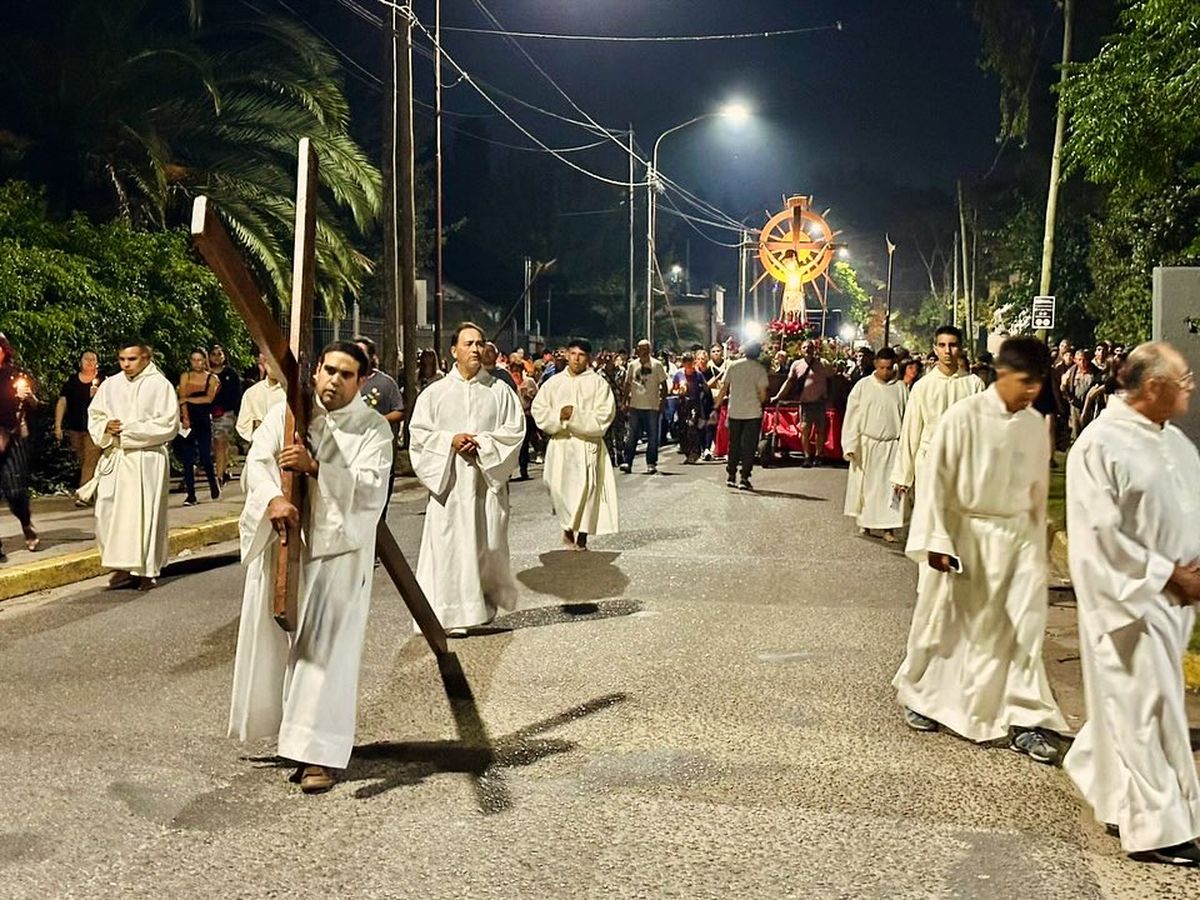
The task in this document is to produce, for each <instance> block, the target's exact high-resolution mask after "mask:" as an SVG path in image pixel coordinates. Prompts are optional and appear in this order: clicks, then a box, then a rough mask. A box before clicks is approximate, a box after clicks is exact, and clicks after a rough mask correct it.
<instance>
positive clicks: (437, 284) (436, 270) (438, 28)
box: [433, 0, 446, 357]
mask: <svg viewBox="0 0 1200 900" xmlns="http://www.w3.org/2000/svg"><path fill="white" fill-rule="evenodd" d="M433 43H434V48H433V52H434V57H433V81H434V94H433V96H434V122H435V128H434V133H435V136H434V148H435V149H434V179H435V180H436V182H437V199H436V205H437V212H436V221H435V222H434V235H433V239H434V251H433V252H434V266H433V347H434V350H435V351H436V352H437V354H438V356H439V357H440V356H441V354H442V350H443V347H442V331H443V329H444V328H445V325H446V321H445V317H446V311H445V296H446V293H445V286H444V285H445V272H444V270H443V268H442V235H443V232H444V229H445V220H444V218H443V209H442V204H443V192H444V187H445V185H444V179H443V176H442V0H437V4H436V6H435V7H434V26H433Z"/></svg>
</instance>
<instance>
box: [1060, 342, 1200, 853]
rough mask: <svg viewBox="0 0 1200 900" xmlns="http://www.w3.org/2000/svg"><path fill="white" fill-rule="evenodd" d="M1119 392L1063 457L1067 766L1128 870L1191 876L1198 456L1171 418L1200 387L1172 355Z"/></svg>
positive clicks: (1130, 375) (1164, 348) (1163, 353)
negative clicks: (1067, 564)
mask: <svg viewBox="0 0 1200 900" xmlns="http://www.w3.org/2000/svg"><path fill="white" fill-rule="evenodd" d="M1122 383H1123V385H1124V387H1125V389H1126V393H1125V395H1124V397H1122V396H1120V395H1115V396H1113V397H1112V398H1111V399H1110V400H1109V402H1108V407H1107V408H1106V409H1105V410H1104V412H1102V413H1101V414H1100V417H1099V418H1098V419H1096V420H1095V421H1094V422H1092V424H1090V425H1089V426H1088V427H1087V428H1086V429H1085V430H1084V431H1083V433H1082V435H1081V436H1080V438H1079V440H1078V441H1077V442H1076V444H1075V446H1074V447H1072V448H1071V453H1070V455H1069V456H1068V457H1067V531H1068V533H1069V535H1070V560H1071V579H1072V582H1073V583H1074V586H1075V596H1076V598H1077V600H1078V604H1079V647H1080V656H1081V660H1082V663H1083V686H1084V698H1085V700H1086V702H1087V722H1086V723H1085V724H1084V726H1083V728H1081V729H1080V731H1079V736H1078V737H1077V738H1076V739H1075V742H1074V744H1073V745H1072V746H1071V749H1070V750H1069V751H1068V753H1067V756H1066V759H1065V760H1064V761H1063V767H1064V768H1065V769H1066V770H1067V774H1068V775H1070V776H1071V780H1072V781H1074V782H1075V785H1076V786H1077V787H1078V788H1079V791H1080V793H1082V794H1083V796H1084V799H1086V800H1087V802H1088V803H1089V804H1090V805H1091V806H1092V808H1093V809H1094V810H1095V813H1096V818H1097V819H1098V820H1099V821H1101V822H1105V823H1107V824H1109V825H1113V826H1117V828H1118V830H1119V833H1120V838H1121V847H1122V849H1123V850H1125V852H1127V853H1129V854H1131V855H1132V856H1133V857H1134V858H1135V859H1139V860H1145V861H1149V862H1163V863H1172V864H1175V865H1186V866H1196V865H1200V847H1197V842H1196V839H1197V837H1198V836H1200V781H1198V779H1197V775H1196V763H1195V759H1194V757H1193V756H1192V746H1191V742H1190V740H1189V734H1188V716H1187V708H1186V705H1185V702H1184V680H1183V671H1182V661H1183V654H1184V652H1185V651H1186V650H1187V647H1188V641H1189V639H1190V638H1191V635H1192V626H1193V624H1194V622H1195V618H1196V612H1195V604H1196V603H1197V601H1200V572H1198V570H1197V568H1196V566H1197V563H1198V562H1200V527H1197V522H1198V521H1200V489H1198V487H1197V486H1198V485H1200V453H1198V452H1197V450H1196V446H1195V445H1194V444H1193V443H1192V442H1191V441H1190V440H1188V438H1187V436H1186V435H1184V433H1183V432H1182V431H1180V430H1179V429H1178V428H1177V427H1175V426H1174V425H1172V424H1171V423H1170V420H1171V419H1172V418H1175V417H1177V416H1181V415H1184V414H1185V413H1186V412H1187V408H1188V402H1189V400H1190V397H1191V394H1192V391H1193V390H1194V389H1195V378H1194V376H1193V375H1192V373H1191V372H1189V371H1188V368H1187V364H1186V362H1185V361H1184V359H1183V357H1182V356H1180V354H1179V353H1178V352H1177V351H1176V350H1174V348H1172V347H1170V346H1169V345H1167V344H1143V345H1142V346H1140V347H1138V348H1136V349H1135V350H1134V351H1133V352H1132V353H1130V355H1129V359H1128V360H1127V362H1126V365H1125V368H1124V371H1123V373H1122Z"/></svg>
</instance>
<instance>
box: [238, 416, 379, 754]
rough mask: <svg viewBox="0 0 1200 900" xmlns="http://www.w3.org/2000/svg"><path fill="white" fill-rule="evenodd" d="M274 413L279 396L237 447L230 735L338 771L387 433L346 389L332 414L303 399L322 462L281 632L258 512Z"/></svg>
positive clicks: (273, 478)
mask: <svg viewBox="0 0 1200 900" xmlns="http://www.w3.org/2000/svg"><path fill="white" fill-rule="evenodd" d="M284 411H285V407H284V406H283V405H282V404H281V405H279V406H275V407H273V408H272V409H270V410H269V411H268V412H267V416H266V418H265V419H264V420H263V423H262V425H260V426H259V428H258V430H257V431H255V433H254V440H253V442H252V443H251V445H250V452H249V453H248V454H247V456H246V476H245V479H244V484H245V487H246V504H245V506H244V507H243V509H242V516H241V522H240V530H241V545H242V562H243V563H245V564H246V566H247V569H246V586H245V589H244V591H243V593H242V619H241V625H240V627H239V630H238V641H237V659H236V661H235V662H234V667H233V699H232V704H231V709H230V713H229V735H230V737H236V738H238V739H239V740H243V741H246V740H254V739H258V738H265V737H271V736H273V735H278V737H279V755H280V756H282V757H284V758H285V759H290V760H294V761H296V762H298V763H299V762H303V763H310V764H313V765H320V766H327V767H330V768H334V769H342V768H345V766H346V763H347V762H348V761H349V759H350V751H351V749H352V747H353V746H354V723H355V715H356V709H357V702H358V669H359V660H360V658H361V656H362V646H363V638H364V636H365V634H366V627H367V611H368V609H369V608H370V602H371V580H372V574H373V566H374V562H375V529H376V526H377V525H378V524H379V516H380V513H382V512H383V507H384V504H385V503H386V502H387V485H388V473H389V471H390V470H391V466H392V430H391V428H390V427H389V426H388V423H387V420H385V419H384V418H383V416H381V415H379V414H378V413H377V412H375V410H373V409H371V407H369V406H367V404H366V403H364V402H363V400H362V398H361V397H359V396H357V395H355V397H354V399H353V400H352V401H350V403H349V404H347V405H346V406H344V407H342V408H341V409H339V410H335V411H334V412H327V411H326V410H325V409H324V407H322V406H321V402H320V400H319V399H314V402H313V418H312V422H311V423H310V425H309V429H308V443H309V446H310V447H311V448H313V449H314V456H315V457H316V459H317V461H318V462H319V463H320V464H321V468H320V472H319V474H318V477H317V478H316V479H315V480H314V479H309V481H308V488H307V490H308V504H307V506H308V510H307V511H308V516H307V519H306V521H304V522H303V523H302V527H301V532H302V541H303V546H302V548H301V553H300V594H299V604H298V607H299V610H298V612H299V615H298V618H299V622H298V624H297V628H296V631H295V632H294V633H292V634H290V635H289V634H288V633H287V632H285V631H283V629H281V628H280V627H279V626H278V625H277V624H275V620H274V618H273V617H272V615H271V606H272V599H273V596H274V583H275V568H276V559H277V557H278V553H279V548H280V544H279V536H278V534H277V533H276V532H275V529H274V528H273V527H272V526H271V521H270V519H268V518H267V504H268V503H270V501H271V500H272V499H274V498H275V497H278V496H280V494H281V492H282V489H281V480H280V473H279V466H278V465H277V464H276V462H275V454H276V453H278V452H279V451H280V450H281V449H282V448H283V415H284Z"/></svg>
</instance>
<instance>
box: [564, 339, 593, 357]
mask: <svg viewBox="0 0 1200 900" xmlns="http://www.w3.org/2000/svg"><path fill="white" fill-rule="evenodd" d="M567 349H568V350H582V351H583V352H584V353H586V354H588V355H589V356H591V354H592V342H591V341H589V340H588V339H587V338H571V340H569V341H567Z"/></svg>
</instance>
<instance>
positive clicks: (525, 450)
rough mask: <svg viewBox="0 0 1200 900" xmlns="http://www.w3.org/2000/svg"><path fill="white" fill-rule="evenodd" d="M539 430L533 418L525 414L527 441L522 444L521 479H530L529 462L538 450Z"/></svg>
mask: <svg viewBox="0 0 1200 900" xmlns="http://www.w3.org/2000/svg"><path fill="white" fill-rule="evenodd" d="M537 437H538V429H537V425H535V424H534V422H533V416H531V415H530V414H529V413H525V440H524V441H522V442H521V455H520V457H518V459H519V464H520V466H521V477H522V478H528V477H529V460H530V458H531V457H532V455H533V451H534V450H535V449H536V448H537Z"/></svg>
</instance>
